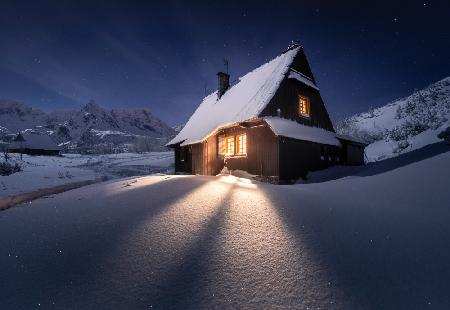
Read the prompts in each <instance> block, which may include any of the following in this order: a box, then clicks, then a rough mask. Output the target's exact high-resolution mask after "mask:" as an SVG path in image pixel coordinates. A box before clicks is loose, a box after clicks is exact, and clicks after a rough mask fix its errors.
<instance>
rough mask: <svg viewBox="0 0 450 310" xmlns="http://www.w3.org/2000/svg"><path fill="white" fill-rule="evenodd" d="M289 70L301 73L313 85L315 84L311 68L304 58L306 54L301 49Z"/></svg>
mask: <svg viewBox="0 0 450 310" xmlns="http://www.w3.org/2000/svg"><path fill="white" fill-rule="evenodd" d="M291 68H292V69H294V70H295V71H298V72H301V73H303V74H304V75H306V76H307V77H309V78H311V79H312V80H313V81H314V83H316V80H315V78H314V75H313V73H312V70H311V67H310V66H309V62H308V59H307V58H306V54H305V52H304V51H303V49H301V50H300V51H299V52H298V53H297V55H296V56H295V58H294V60H293V61H292V64H291Z"/></svg>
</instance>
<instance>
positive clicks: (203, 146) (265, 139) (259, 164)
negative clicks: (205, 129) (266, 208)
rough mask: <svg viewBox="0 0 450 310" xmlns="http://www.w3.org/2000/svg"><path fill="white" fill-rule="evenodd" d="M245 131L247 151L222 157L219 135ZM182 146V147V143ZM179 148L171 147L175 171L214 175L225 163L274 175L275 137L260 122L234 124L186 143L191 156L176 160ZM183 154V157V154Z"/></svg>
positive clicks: (276, 144)
mask: <svg viewBox="0 0 450 310" xmlns="http://www.w3.org/2000/svg"><path fill="white" fill-rule="evenodd" d="M241 133H245V134H247V155H244V156H231V157H226V158H224V157H223V156H222V155H218V149H217V143H218V136H219V135H238V134H241ZM184 148H186V147H184ZM181 149H183V148H175V169H176V172H186V173H193V174H203V175H217V174H218V173H220V171H221V170H222V168H223V167H224V165H225V163H226V165H227V167H228V168H229V169H231V170H236V169H240V170H244V171H248V172H249V173H251V174H257V175H263V176H278V173H279V169H278V168H279V167H278V138H277V137H276V136H275V135H274V134H273V132H272V131H271V130H270V129H269V128H268V126H267V125H266V124H265V123H263V122H261V123H260V124H258V125H257V126H253V127H241V126H236V127H232V128H227V129H224V130H221V131H219V132H217V133H216V134H214V135H211V136H210V137H209V138H207V139H206V141H205V142H203V143H197V144H193V145H191V146H190V149H191V157H190V158H189V160H186V159H185V162H180V160H179V158H180V156H179V152H181ZM185 158H186V157H185Z"/></svg>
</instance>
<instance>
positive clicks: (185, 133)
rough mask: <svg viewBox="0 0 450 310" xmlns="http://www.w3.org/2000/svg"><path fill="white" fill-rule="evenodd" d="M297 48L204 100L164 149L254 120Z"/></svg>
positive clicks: (196, 140) (276, 87) (269, 97)
mask: <svg viewBox="0 0 450 310" xmlns="http://www.w3.org/2000/svg"><path fill="white" fill-rule="evenodd" d="M299 50H300V47H295V48H293V49H291V50H288V51H287V52H285V53H283V54H281V55H280V56H278V57H276V58H274V59H273V60H271V61H269V62H268V63H265V64H264V65H262V66H260V67H258V68H256V69H255V70H253V71H251V72H249V73H247V74H246V75H244V76H243V77H241V78H239V82H238V83H237V84H236V85H233V86H232V87H231V88H229V89H228V90H227V91H226V92H225V94H223V96H222V97H221V98H220V99H218V98H217V91H215V92H213V93H212V94H210V95H208V96H207V97H205V98H204V99H203V101H202V103H201V104H200V106H199V107H198V108H197V110H196V111H195V112H194V114H193V115H192V116H191V118H190V119H189V121H188V122H187V123H186V125H185V126H184V128H183V129H182V130H181V131H180V132H179V133H178V135H177V136H176V137H175V138H173V139H172V140H171V141H170V142H169V143H167V145H172V144H176V143H180V142H183V143H182V144H181V145H188V144H193V143H198V142H201V141H202V140H203V139H204V138H205V137H206V136H207V135H208V134H209V133H210V132H212V131H213V130H215V129H216V128H218V127H222V126H224V125H227V124H231V123H236V122H242V121H245V120H248V119H251V118H254V117H257V116H258V115H259V113H261V111H262V110H263V109H264V108H265V107H266V105H267V104H268V103H269V101H270V100H271V99H272V97H273V95H274V94H275V92H276V90H277V89H278V87H279V85H280V83H281V82H282V80H283V78H284V76H285V74H286V73H287V71H288V70H289V66H290V65H291V63H292V61H293V60H294V57H295V55H297V52H298V51H299Z"/></svg>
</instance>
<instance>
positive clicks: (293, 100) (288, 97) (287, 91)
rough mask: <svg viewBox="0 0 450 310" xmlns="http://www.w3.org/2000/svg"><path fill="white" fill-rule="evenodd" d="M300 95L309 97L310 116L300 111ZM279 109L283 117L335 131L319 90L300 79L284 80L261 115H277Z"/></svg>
mask: <svg viewBox="0 0 450 310" xmlns="http://www.w3.org/2000/svg"><path fill="white" fill-rule="evenodd" d="M299 95H301V96H304V97H307V98H308V99H309V107H310V111H309V114H310V116H309V117H304V116H301V115H300V113H299V104H298V97H299ZM277 109H280V110H281V117H283V118H287V119H290V120H295V121H296V122H298V123H300V124H303V125H307V126H314V127H320V128H324V129H326V130H329V131H333V132H334V128H333V124H332V122H331V119H330V117H329V115H328V112H327V110H326V108H325V104H324V103H323V100H322V98H321V96H320V94H319V92H318V91H317V90H315V89H314V88H311V87H308V86H306V85H304V84H303V83H301V82H300V81H297V80H295V79H285V80H283V82H282V83H281V85H280V88H279V89H278V90H277V92H276V94H275V96H274V97H273V98H272V100H271V101H270V103H269V104H268V105H267V106H266V108H265V109H264V110H263V111H262V112H261V114H260V116H277Z"/></svg>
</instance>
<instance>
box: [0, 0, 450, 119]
mask: <svg viewBox="0 0 450 310" xmlns="http://www.w3.org/2000/svg"><path fill="white" fill-rule="evenodd" d="M291 40H297V41H299V42H300V43H301V44H302V45H303V47H304V48H305V51H306V54H307V56H308V58H309V61H310V64H311V66H312V69H313V72H314V74H315V77H316V79H317V81H318V84H319V87H320V89H321V93H322V96H323V97H324V100H325V103H326V104H327V107H328V109H329V112H330V114H331V116H332V118H333V119H334V120H337V119H340V118H342V117H344V116H347V115H350V114H353V113H355V112H360V111H364V110H367V109H368V108H369V107H375V106H379V105H383V104H385V103H387V102H388V101H389V100H393V99H396V98H398V97H401V96H405V95H408V94H409V93H410V92H412V91H413V90H414V89H420V88H423V87H425V86H427V85H428V84H430V83H432V82H435V81H437V80H439V79H442V78H444V77H446V76H449V75H450V2H448V1H440V2H436V1H405V3H404V4H400V3H397V1H392V0H391V1H386V2H385V1H371V2H370V4H365V3H364V1H357V2H353V3H352V2H344V1H298V0H297V1H292V2H290V1H280V0H278V1H275V2H273V3H269V2H266V1H257V2H245V1H236V2H234V1H206V2H203V3H202V2H195V3H188V1H183V2H182V1H179V2H178V1H161V2H159V3H157V2H156V1H145V2H144V1H135V2H134V1H61V0H59V1H24V2H21V1H5V0H0V98H8V99H17V100H20V101H23V102H24V103H26V104H29V105H31V106H33V107H37V108H40V109H42V110H45V111H49V110H66V109H74V108H79V107H81V106H82V105H83V104H85V103H86V102H87V101H88V100H90V99H94V100H96V101H97V103H99V104H100V105H102V106H104V107H109V108H112V107H146V108H149V109H150V110H151V111H152V112H154V113H155V114H156V115H158V116H159V117H161V118H162V119H163V120H164V121H166V122H168V123H169V124H170V125H175V124H178V123H181V122H184V121H186V120H187V118H188V117H189V116H190V114H191V113H192V112H193V111H194V109H195V108H196V107H197V105H198V104H199V103H200V101H201V99H202V98H203V96H204V94H205V88H206V90H207V91H208V92H211V91H213V90H214V89H215V88H216V83H217V82H216V73H217V72H218V71H220V70H223V69H224V66H223V59H224V58H226V59H228V60H229V63H230V73H231V79H232V80H235V79H236V78H238V77H239V76H242V75H243V74H245V73H246V72H248V71H249V70H251V69H253V68H255V67H257V66H259V65H261V64H262V63H264V62H266V61H267V60H269V59H271V58H273V57H275V56H277V55H278V54H279V53H281V52H282V51H283V50H284V49H286V47H287V46H288V45H289V42H290V41H291Z"/></svg>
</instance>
